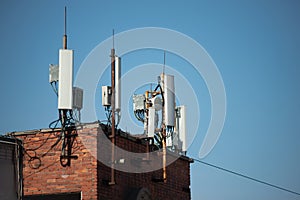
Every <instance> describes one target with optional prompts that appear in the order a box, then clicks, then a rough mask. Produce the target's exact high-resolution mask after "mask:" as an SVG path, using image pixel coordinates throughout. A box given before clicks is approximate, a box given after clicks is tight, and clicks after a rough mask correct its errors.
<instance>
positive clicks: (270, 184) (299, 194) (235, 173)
mask: <svg viewBox="0 0 300 200" xmlns="http://www.w3.org/2000/svg"><path fill="white" fill-rule="evenodd" d="M192 159H193V160H194V161H197V162H199V163H201V164H204V165H207V166H210V167H213V168H216V169H219V170H221V171H225V172H228V173H231V174H234V175H236V176H240V177H243V178H246V179H249V180H252V181H255V182H258V183H261V184H264V185H267V186H270V187H273V188H276V189H279V190H282V191H285V192H289V193H292V194H295V195H298V196H300V193H299V192H295V191H292V190H289V189H286V188H284V187H280V186H277V185H274V184H272V183H268V182H266V181H262V180H259V179H256V178H252V177H250V176H247V175H244V174H241V173H238V172H234V171H232V170H229V169H225V168H223V167H219V166H217V165H213V164H210V163H207V162H204V161H201V160H198V159H195V158H192Z"/></svg>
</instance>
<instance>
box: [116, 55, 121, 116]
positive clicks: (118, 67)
mask: <svg viewBox="0 0 300 200" xmlns="http://www.w3.org/2000/svg"><path fill="white" fill-rule="evenodd" d="M115 110H116V111H117V112H120V111H121V58H120V57H118V56H115Z"/></svg>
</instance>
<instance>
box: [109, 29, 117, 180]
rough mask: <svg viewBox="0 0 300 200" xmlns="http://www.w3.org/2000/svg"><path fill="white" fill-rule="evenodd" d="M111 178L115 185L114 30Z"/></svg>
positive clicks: (113, 50) (113, 53)
mask: <svg viewBox="0 0 300 200" xmlns="http://www.w3.org/2000/svg"><path fill="white" fill-rule="evenodd" d="M110 56H111V91H112V96H111V112H112V116H111V136H110V137H111V178H110V182H109V184H110V185H114V184H115V169H114V167H115V143H116V141H115V137H116V136H115V127H116V124H115V123H116V122H115V49H114V30H113V48H112V49H111V55H110Z"/></svg>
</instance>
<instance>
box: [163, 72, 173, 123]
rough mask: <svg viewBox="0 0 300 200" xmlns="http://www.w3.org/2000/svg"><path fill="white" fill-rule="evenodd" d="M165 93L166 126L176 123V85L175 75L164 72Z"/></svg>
mask: <svg viewBox="0 0 300 200" xmlns="http://www.w3.org/2000/svg"><path fill="white" fill-rule="evenodd" d="M162 75H163V78H162V81H163V92H164V93H163V95H164V123H165V125H166V126H173V127H174V124H175V86H174V76H172V75H167V74H162Z"/></svg>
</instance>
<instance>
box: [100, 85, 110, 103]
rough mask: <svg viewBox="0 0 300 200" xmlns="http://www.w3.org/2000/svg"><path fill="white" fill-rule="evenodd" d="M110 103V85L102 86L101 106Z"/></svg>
mask: <svg viewBox="0 0 300 200" xmlns="http://www.w3.org/2000/svg"><path fill="white" fill-rule="evenodd" d="M110 105H111V87H110V86H102V106H110Z"/></svg>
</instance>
